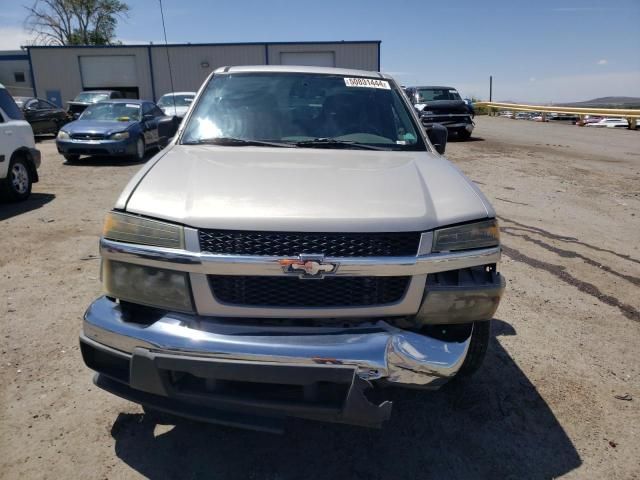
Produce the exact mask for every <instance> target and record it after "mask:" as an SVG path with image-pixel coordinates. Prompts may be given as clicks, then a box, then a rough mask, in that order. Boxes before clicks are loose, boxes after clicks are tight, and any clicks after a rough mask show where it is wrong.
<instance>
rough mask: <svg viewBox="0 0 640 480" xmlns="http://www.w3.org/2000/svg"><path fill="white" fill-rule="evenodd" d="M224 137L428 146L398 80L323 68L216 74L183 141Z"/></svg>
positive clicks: (332, 145) (318, 145) (312, 143)
mask: <svg viewBox="0 0 640 480" xmlns="http://www.w3.org/2000/svg"><path fill="white" fill-rule="evenodd" d="M221 138H223V139H241V140H248V141H271V142H280V143H285V144H292V145H298V146H303V145H304V146H306V147H310V148H337V147H340V148H351V147H350V145H351V146H352V147H353V148H358V147H357V145H371V146H377V147H383V148H384V149H389V150H424V149H425V146H424V143H423V142H422V138H421V136H420V135H419V134H418V132H417V131H416V125H415V124H414V122H413V121H412V120H411V116H410V113H409V111H408V109H407V107H406V105H405V104H404V103H403V101H402V99H401V97H400V95H399V93H398V91H397V89H396V88H395V87H394V86H393V85H392V84H391V83H390V82H388V81H387V80H382V79H367V78H346V77H343V76H339V75H321V74H299V73H279V72H278V73H272V72H265V73H238V74H233V73H232V74H221V75H215V76H214V77H213V79H212V80H211V81H210V82H209V84H208V85H207V87H206V90H205V91H204V92H203V94H202V95H201V96H200V99H199V100H198V103H197V105H195V110H194V112H193V114H192V115H191V118H190V120H189V123H188V124H187V125H186V128H185V133H184V135H183V137H182V143H203V142H206V141H207V140H215V139H221ZM327 139H330V140H332V141H331V142H327V141H326V140H327ZM317 140H324V141H317ZM227 143H228V142H227ZM236 144H238V145H239V143H237V142H236ZM245 144H246V142H245Z"/></svg>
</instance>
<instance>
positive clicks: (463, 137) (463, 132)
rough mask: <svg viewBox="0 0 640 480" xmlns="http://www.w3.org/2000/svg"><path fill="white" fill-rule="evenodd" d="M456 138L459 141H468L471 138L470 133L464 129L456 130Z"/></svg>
mask: <svg viewBox="0 0 640 480" xmlns="http://www.w3.org/2000/svg"><path fill="white" fill-rule="evenodd" d="M458 138H459V139H460V140H469V139H470V138H471V132H470V131H469V130H467V129H466V128H464V129H462V130H458Z"/></svg>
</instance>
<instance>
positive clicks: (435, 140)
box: [427, 123, 449, 155]
mask: <svg viewBox="0 0 640 480" xmlns="http://www.w3.org/2000/svg"><path fill="white" fill-rule="evenodd" d="M427 136H428V137H429V140H430V141H431V143H432V144H433V148H435V149H436V152H438V153H439V154H440V155H444V151H445V148H446V147H447V138H448V137H449V132H447V127H445V126H443V125H442V124H440V123H434V124H433V125H431V126H430V127H429V128H428V129H427Z"/></svg>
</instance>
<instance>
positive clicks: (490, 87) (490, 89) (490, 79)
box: [489, 75, 493, 102]
mask: <svg viewBox="0 0 640 480" xmlns="http://www.w3.org/2000/svg"><path fill="white" fill-rule="evenodd" d="M489 101H490V102H492V101H493V75H489Z"/></svg>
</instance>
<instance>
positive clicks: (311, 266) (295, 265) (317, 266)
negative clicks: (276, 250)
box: [279, 255, 338, 279]
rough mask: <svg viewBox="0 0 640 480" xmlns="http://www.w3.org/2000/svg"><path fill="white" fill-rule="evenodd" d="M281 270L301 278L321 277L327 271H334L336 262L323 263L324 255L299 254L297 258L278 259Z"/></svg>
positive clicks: (336, 266) (336, 265)
mask: <svg viewBox="0 0 640 480" xmlns="http://www.w3.org/2000/svg"><path fill="white" fill-rule="evenodd" d="M279 263H280V265H281V266H282V271H283V272H284V273H291V274H295V275H298V276H299V277H300V278H303V279H316V278H323V277H324V275H325V274H327V273H335V272H336V270H337V269H338V264H337V263H325V261H324V255H300V256H299V257H298V258H297V259H286V260H280V261H279Z"/></svg>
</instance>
